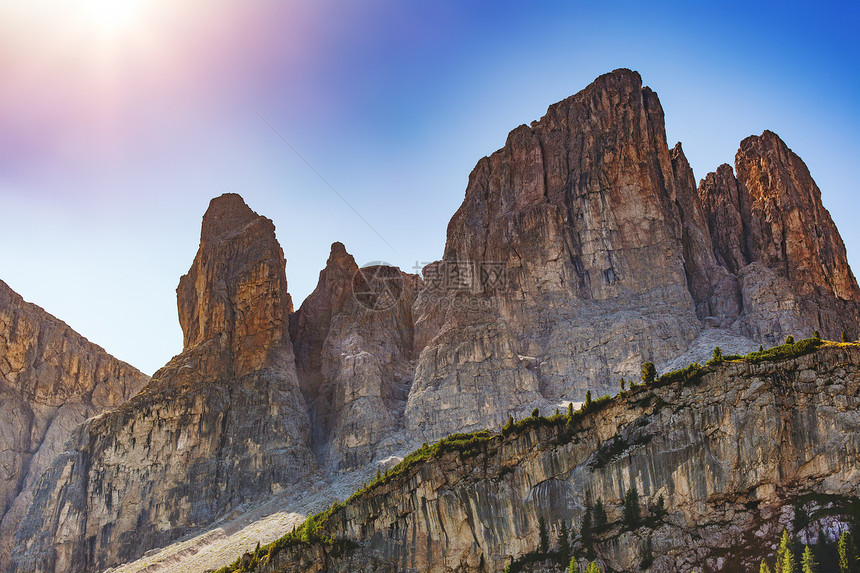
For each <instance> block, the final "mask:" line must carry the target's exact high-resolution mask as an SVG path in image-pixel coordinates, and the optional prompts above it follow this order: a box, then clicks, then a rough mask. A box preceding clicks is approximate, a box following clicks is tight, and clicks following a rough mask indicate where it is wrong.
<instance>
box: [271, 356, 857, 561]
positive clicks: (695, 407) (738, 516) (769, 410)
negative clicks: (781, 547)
mask: <svg viewBox="0 0 860 573" xmlns="http://www.w3.org/2000/svg"><path fill="white" fill-rule="evenodd" d="M858 406H860V347H858V346H857V345H856V344H855V345H850V346H849V345H835V344H834V345H829V346H826V347H824V348H821V349H819V350H818V351H816V352H815V353H813V354H810V355H806V356H803V357H800V358H795V359H792V360H787V361H782V362H778V363H763V364H758V365H755V364H750V363H746V362H733V363H724V364H723V365H721V366H720V367H719V369H718V370H717V371H716V372H713V373H710V374H706V375H705V376H704V377H703V378H702V379H701V380H700V381H699V382H697V383H694V384H689V385H681V384H673V385H669V386H665V387H662V388H654V389H644V388H640V389H638V390H636V391H633V392H630V393H628V394H627V395H625V396H624V397H622V398H618V399H616V400H614V401H613V402H612V403H611V404H610V405H609V406H608V407H607V408H606V409H604V410H602V411H599V412H596V413H594V414H591V415H588V416H585V417H584V418H583V419H582V420H581V422H578V423H577V424H578V425H577V430H576V431H575V433H574V435H573V438H572V439H570V440H562V441H559V428H557V427H553V426H543V427H537V428H532V429H530V430H526V431H522V432H520V433H515V434H513V435H511V436H508V437H507V438H504V439H503V438H501V437H497V438H495V439H494V440H492V441H491V442H489V443H488V444H487V445H486V446H485V447H479V448H475V449H472V450H471V451H470V452H469V453H462V454H461V453H458V452H456V451H454V452H450V453H447V454H445V455H443V456H442V457H440V458H437V459H432V460H430V461H428V462H426V463H423V464H420V465H418V466H416V467H414V468H412V469H411V470H409V471H408V472H407V473H406V474H403V475H401V476H398V477H397V478H395V479H393V480H392V481H389V482H387V483H386V484H384V485H381V486H378V487H375V488H374V489H372V490H371V491H369V492H368V493H366V494H363V495H361V496H359V497H357V498H355V499H354V500H353V501H351V502H350V503H349V504H347V505H346V506H345V507H343V508H340V509H338V510H337V511H336V512H335V513H334V514H333V516H332V518H331V520H330V522H329V525H327V526H326V530H325V534H326V535H334V536H335V537H336V538H339V539H346V540H351V541H354V542H355V543H357V544H358V547H357V549H355V550H354V551H352V552H346V553H345V554H343V553H332V552H327V551H321V550H320V548H319V547H312V548H311V549H309V550H307V549H294V550H293V551H292V552H290V551H286V552H284V553H283V554H281V555H279V556H278V557H277V558H276V559H275V561H274V562H273V563H272V564H270V565H268V566H264V567H261V568H260V569H259V571H260V572H266V573H269V572H279V573H283V572H292V571H296V572H297V571H302V570H304V569H301V565H298V564H301V563H310V559H311V558H313V560H314V561H315V563H316V565H315V567H316V569H312V570H314V571H327V572H334V571H339V572H340V571H342V572H346V571H349V572H355V571H428V572H440V573H441V572H443V571H460V572H463V573H466V572H476V573H477V572H485V571H501V570H502V569H503V568H504V566H505V565H507V564H509V563H510V562H511V560H512V559H515V558H518V557H520V556H522V555H525V554H526V553H529V552H532V551H537V550H538V547H539V533H538V521H539V518H540V517H543V518H544V519H545V521H546V523H547V524H548V525H549V530H550V539H555V538H556V537H557V533H558V527H559V524H560V523H561V521H562V520H564V521H565V522H566V523H568V524H570V523H574V524H577V527H576V530H577V531H578V529H579V527H578V524H580V523H581V520H582V518H583V514H584V512H585V508H586V506H587V505H592V506H593V505H594V503H595V502H596V501H597V500H598V499H600V500H602V501H603V503H604V505H605V507H606V510H607V514H608V518H609V523H610V527H609V530H608V531H607V532H606V534H604V535H598V536H597V537H596V551H597V557H598V558H599V559H601V560H602V561H603V562H604V563H605V564H606V565H608V566H609V567H611V568H612V570H614V571H635V570H638V565H639V563H640V561H641V560H642V557H643V548H644V545H645V542H646V540H647V539H649V538H650V539H651V541H652V543H653V554H654V556H655V561H654V564H653V566H652V567H651V569H649V570H651V571H660V572H667V573H668V572H677V571H691V570H696V571H720V570H731V571H734V570H737V571H750V570H753V567H757V566H758V559H760V558H761V557H764V556H765V554H766V553H767V551H768V550H767V548H768V547H770V546H771V544H775V543H776V542H777V541H778V537H779V534H780V533H781V531H782V529H783V527H788V528H789V530H791V531H794V532H797V533H798V536H799V537H800V538H801V539H810V540H811V539H814V538H815V531H817V529H816V528H817V527H818V522H817V520H818V517H816V515H821V514H824V515H826V517H822V518H821V519H824V520H830V525H831V527H836V528H837V529H838V527H840V526H841V527H845V526H846V524H847V521H846V520H847V519H850V517H849V516H848V515H847V514H840V513H839V510H838V505H833V506H831V509H830V510H825V509H824V508H825V506H826V505H827V504H828V503H831V504H832V503H835V502H837V501H838V500H840V499H841V500H849V499H852V498H856V496H857V495H858V494H860V474H858V472H857V467H858V463H860V447H858V446H860V444H858V441H857V439H856V436H857V435H858V434H857V431H858V429H860V408H858ZM563 427H564V426H563V424H562V425H561V427H560V428H561V429H563ZM631 487H636V488H637V491H638V492H639V496H640V503H641V506H642V513H643V516H644V517H645V518H648V519H649V520H652V522H651V523H650V524H649V525H648V526H643V527H640V528H636V529H634V530H633V531H624V530H623V529H622V527H621V519H622V513H623V509H622V500H623V498H624V495H625V493H626V491H627V490H628V489H629V488H631ZM660 496H662V497H663V501H664V506H665V511H666V514H665V515H662V516H661V515H660V514H659V513H658V512H657V510H655V509H654V508H655V507H656V506H657V504H658V499H659V497H660ZM810 499H813V500H818V501H817V502H809V501H808V500H810ZM805 500H806V501H805ZM822 500H828V501H822ZM794 506H797V507H802V508H803V509H802V510H801V512H800V514H802V515H810V516H811V519H810V522H809V524H804V523H793V519H794V510H793V507H794ZM816 510H823V511H821V513H820V514H817V513H816ZM827 514H829V515H827ZM580 543H581V540H579V539H578V538H577V540H576V544H577V545H578V546H580V545H579V544H580ZM810 543H811V541H810ZM580 547H581V546H580ZM309 570H311V569H309Z"/></svg>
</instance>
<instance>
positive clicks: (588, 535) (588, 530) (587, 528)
mask: <svg viewBox="0 0 860 573" xmlns="http://www.w3.org/2000/svg"><path fill="white" fill-rule="evenodd" d="M580 537H581V539H582V547H583V549H584V550H585V556H586V557H588V558H589V559H591V558H592V557H593V556H594V530H593V522H592V521H591V506H590V505H586V506H585V515H584V516H582V529H581V531H580Z"/></svg>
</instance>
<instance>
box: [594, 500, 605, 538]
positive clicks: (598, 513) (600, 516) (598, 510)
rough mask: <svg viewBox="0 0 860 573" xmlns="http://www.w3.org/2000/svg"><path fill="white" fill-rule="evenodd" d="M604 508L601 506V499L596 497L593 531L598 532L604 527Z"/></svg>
mask: <svg viewBox="0 0 860 573" xmlns="http://www.w3.org/2000/svg"><path fill="white" fill-rule="evenodd" d="M606 522H607V520H606V510H605V509H604V508H603V500H601V499H598V500H597V501H596V502H595V503H594V531H595V532H597V533H600V532H601V531H603V530H605V529H606Z"/></svg>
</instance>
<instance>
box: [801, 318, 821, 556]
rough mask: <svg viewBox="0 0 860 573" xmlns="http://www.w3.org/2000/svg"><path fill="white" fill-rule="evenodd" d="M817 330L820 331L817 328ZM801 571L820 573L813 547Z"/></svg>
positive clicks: (808, 550)
mask: <svg viewBox="0 0 860 573" xmlns="http://www.w3.org/2000/svg"><path fill="white" fill-rule="evenodd" d="M816 332H818V331H817V330H816ZM800 564H801V567H802V569H801V571H802V572H803V573H818V563H816V562H815V557H814V556H813V555H812V549H810V548H809V545H807V546H806V547H805V548H804V550H803V557H802V558H801V560H800Z"/></svg>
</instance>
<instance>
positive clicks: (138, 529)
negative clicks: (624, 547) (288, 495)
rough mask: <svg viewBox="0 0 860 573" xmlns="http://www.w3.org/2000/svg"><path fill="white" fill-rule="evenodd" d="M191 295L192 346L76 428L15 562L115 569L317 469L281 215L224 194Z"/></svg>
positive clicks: (185, 305)
mask: <svg viewBox="0 0 860 573" xmlns="http://www.w3.org/2000/svg"><path fill="white" fill-rule="evenodd" d="M177 295H178V302H179V316H180V322H181V324H182V330H183V333H184V335H185V348H184V350H183V352H182V353H181V354H180V355H178V356H176V357H175V358H174V359H173V360H171V361H170V362H169V363H168V364H167V365H166V366H165V367H164V368H162V369H161V370H159V371H158V372H156V374H155V375H154V376H153V378H152V381H151V382H150V383H149V384H148V385H147V386H146V388H144V389H143V391H141V392H140V394H138V395H137V396H135V397H134V398H133V399H132V400H130V401H129V402H126V403H125V404H123V405H122V406H121V407H119V408H117V409H116V410H113V411H111V412H108V413H105V414H102V415H101V416H98V417H96V418H94V419H92V420H90V421H89V422H87V423H86V424H84V425H83V426H81V427H80V428H79V429H78V430H77V431H76V432H75V435H74V437H73V439H72V443H71V447H70V448H69V449H68V450H67V451H66V452H64V453H63V454H62V455H61V456H60V457H59V458H58V459H57V460H56V461H55V462H54V463H53V464H52V465H51V466H50V468H49V469H48V470H47V471H46V473H45V474H44V475H43V476H42V479H41V480H40V481H39V483H38V486H37V487H36V488H35V492H34V499H33V503H32V505H31V507H30V509H29V511H28V513H27V517H26V518H25V519H24V521H23V522H22V523H21V525H20V527H19V528H18V530H17V532H16V534H15V547H14V550H13V552H12V556H11V558H10V560H9V562H8V563H7V566H6V568H5V569H6V570H9V571H22V570H27V571H51V572H55V573H60V572H65V571H83V570H96V569H103V568H105V567H107V566H110V565H114V564H117V563H120V562H123V561H125V560H128V559H130V558H134V557H137V556H139V555H141V554H142V553H143V552H144V551H146V550H147V549H149V548H152V547H156V546H160V545H164V544H166V543H169V542H170V541H172V540H174V539H176V538H178V537H181V536H182V535H183V534H184V533H186V532H187V531H190V530H193V529H194V528H196V527H199V526H201V525H205V524H207V523H210V522H211V521H212V520H213V519H215V518H216V517H218V516H220V515H222V514H224V513H225V512H226V511H228V510H230V509H232V508H234V507H236V506H238V505H240V504H242V503H243V502H248V501H251V500H254V499H260V498H262V497H266V496H270V495H272V494H274V493H277V492H278V491H280V490H281V489H283V488H285V487H288V486H290V485H291V484H294V483H296V482H297V481H299V480H302V479H303V478H305V477H306V476H307V475H308V474H309V473H310V472H311V471H313V468H314V466H315V462H314V457H313V455H312V453H311V450H310V448H309V422H308V417H307V409H306V406H305V403H304V400H303V399H302V396H301V393H300V391H299V387H298V380H297V376H296V371H295V365H294V358H293V351H292V346H291V344H290V339H289V331H288V328H289V312H290V311H291V310H292V308H291V303H290V298H289V295H288V294H287V284H286V279H285V275H284V258H283V254H282V252H281V248H280V246H279V245H278V243H277V240H276V239H275V234H274V226H273V225H272V222H271V221H269V220H268V219H266V218H264V217H260V216H258V215H257V214H256V213H254V212H253V211H251V210H250V209H249V208H248V207H247V205H245V203H244V202H243V201H242V199H241V198H240V197H239V196H237V195H224V196H222V197H219V198H217V199H214V200H213V201H212V203H211V204H210V206H209V209H208V211H207V212H206V215H205V216H204V219H203V231H202V233H201V239H200V250H199V252H198V254H197V256H196V258H195V260H194V264H193V265H192V267H191V270H190V271H189V273H188V274H187V275H185V276H184V277H182V280H181V281H180V284H179V288H178V289H177Z"/></svg>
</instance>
